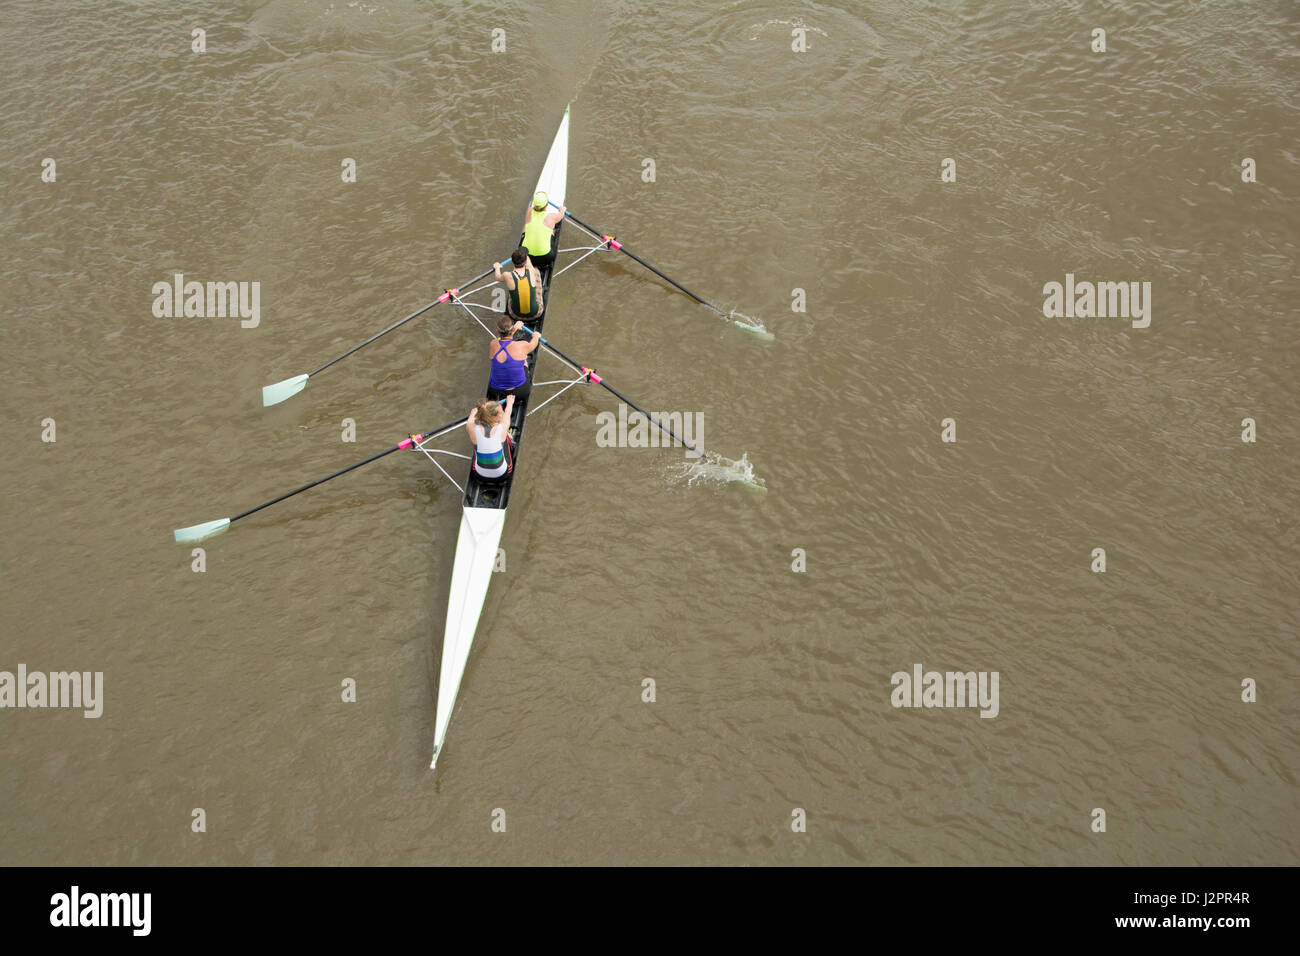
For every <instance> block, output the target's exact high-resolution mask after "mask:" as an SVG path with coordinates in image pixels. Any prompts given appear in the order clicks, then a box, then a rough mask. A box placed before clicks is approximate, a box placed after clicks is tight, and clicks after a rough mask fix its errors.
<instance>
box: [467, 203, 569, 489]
mask: <svg viewBox="0 0 1300 956" xmlns="http://www.w3.org/2000/svg"><path fill="white" fill-rule="evenodd" d="M548 204H549V200H548V198H547V195H546V193H544V192H539V193H537V195H535V196H533V204H532V205H531V206H530V207H529V208H528V211H527V212H526V213H524V232H523V235H521V236H520V237H519V248H518V249H516V250H515V251H514V252H513V253H512V254H511V256H510V265H511V269H510V271H508V272H503V271H502V270H501V266H502V265H503V263H500V262H494V263H492V273H493V275H494V276H495V277H496V280H497V281H498V282H500V283H502V284H503V285H504V286H505V287H506V290H507V292H508V293H509V299H508V301H507V303H506V314H505V315H503V316H502V317H501V320H500V321H499V322H498V323H497V337H496V338H495V339H493V340H492V343H491V345H490V346H489V353H490V359H491V363H492V366H491V367H492V371H491V372H490V373H489V374H488V395H487V398H486V399H484V400H482V401H480V402H479V403H478V404H477V405H475V406H474V408H473V409H472V410H471V411H470V413H469V417H468V418H467V419H466V420H465V431H466V432H467V433H468V434H469V437H470V440H471V441H473V442H474V471H475V473H476V474H477V475H478V476H479V477H480V478H484V479H487V480H489V481H500V480H501V479H503V478H504V477H505V476H506V475H508V474H509V473H510V470H511V468H513V467H514V446H513V440H512V439H511V437H510V422H511V415H512V414H513V413H514V405H515V398H516V397H518V398H524V397H526V396H527V395H528V393H529V391H530V390H531V389H532V382H530V381H529V380H528V355H529V353H531V352H532V351H533V350H534V349H536V348H537V346H538V345H540V344H541V341H542V334H541V333H540V332H534V333H533V334H532V336H531V337H530V338H528V339H519V340H516V339H515V333H516V332H518V331H519V330H520V329H521V328H522V327H523V324H524V323H523V320H524V319H533V318H536V317H538V316H539V315H541V314H542V311H543V310H544V309H545V307H546V304H545V303H544V302H543V301H542V273H543V272H546V271H547V270H549V269H551V268H552V267H553V266H554V265H555V253H556V252H557V251H558V250H557V249H556V247H555V227H556V224H557V223H559V222H560V221H561V220H563V219H564V206H559V207H558V208H556V209H554V210H551V211H549V212H548V211H547V208H546V207H547V205H548ZM502 399H505V402H504V403H502V402H501V400H502Z"/></svg>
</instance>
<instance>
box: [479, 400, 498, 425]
mask: <svg viewBox="0 0 1300 956" xmlns="http://www.w3.org/2000/svg"><path fill="white" fill-rule="evenodd" d="M474 417H475V418H476V419H478V422H479V424H480V425H493V424H496V421H497V419H498V418H500V417H501V403H500V402H490V401H488V400H487V399H486V398H480V399H479V402H478V404H477V405H475V406H474Z"/></svg>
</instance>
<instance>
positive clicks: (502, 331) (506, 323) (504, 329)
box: [497, 315, 515, 339]
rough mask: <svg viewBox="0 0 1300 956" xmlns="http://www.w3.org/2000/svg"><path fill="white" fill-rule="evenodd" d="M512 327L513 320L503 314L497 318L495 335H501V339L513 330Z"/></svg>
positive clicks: (513, 324)
mask: <svg viewBox="0 0 1300 956" xmlns="http://www.w3.org/2000/svg"><path fill="white" fill-rule="evenodd" d="M514 328H515V320H514V319H512V318H510V316H508V315H503V316H501V318H499V319H497V335H499V336H501V337H502V338H503V339H504V338H505V337H506V336H507V335H510V334H511V333H512V332H514Z"/></svg>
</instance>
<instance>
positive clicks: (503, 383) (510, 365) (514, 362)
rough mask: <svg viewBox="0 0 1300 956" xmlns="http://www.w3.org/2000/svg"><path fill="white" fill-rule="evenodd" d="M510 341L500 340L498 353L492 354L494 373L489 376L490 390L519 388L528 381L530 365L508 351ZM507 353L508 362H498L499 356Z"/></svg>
mask: <svg viewBox="0 0 1300 956" xmlns="http://www.w3.org/2000/svg"><path fill="white" fill-rule="evenodd" d="M509 344H510V339H498V340H497V348H496V351H495V352H493V353H492V371H491V372H490V373H489V374H488V388H495V389H498V390H504V389H509V388H518V387H519V386H520V385H522V384H524V382H526V381H528V363H527V361H526V360H525V359H517V358H515V357H514V356H513V355H511V354H510V352H509V351H508V350H507V349H506V346H507V345H509ZM502 352H505V353H506V360H505V361H504V362H498V361H497V356H498V355H500V354H501V353H502Z"/></svg>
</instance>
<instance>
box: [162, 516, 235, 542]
mask: <svg viewBox="0 0 1300 956" xmlns="http://www.w3.org/2000/svg"><path fill="white" fill-rule="evenodd" d="M229 527H230V519H229V518H222V519H220V520H219V521H205V522H204V523H203V524H195V525H190V526H189V527H188V528H177V529H176V530H175V531H173V532H172V536H173V537H174V538H175V539H176V542H177V544H189V543H190V542H191V541H202V540H203V539H204V538H210V537H212V536H213V535H214V534H221V532H223V531H225V530H226V529H227V528H229Z"/></svg>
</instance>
